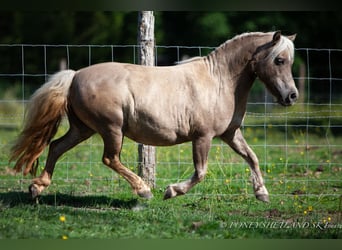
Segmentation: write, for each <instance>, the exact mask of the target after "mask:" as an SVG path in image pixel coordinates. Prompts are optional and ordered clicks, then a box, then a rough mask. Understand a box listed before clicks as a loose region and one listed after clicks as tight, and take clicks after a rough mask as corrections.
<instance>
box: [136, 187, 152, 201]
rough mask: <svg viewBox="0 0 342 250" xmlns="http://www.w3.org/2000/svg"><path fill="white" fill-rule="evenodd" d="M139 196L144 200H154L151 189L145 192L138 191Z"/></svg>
mask: <svg viewBox="0 0 342 250" xmlns="http://www.w3.org/2000/svg"><path fill="white" fill-rule="evenodd" d="M137 194H138V195H139V196H140V197H141V198H144V199H148V200H150V199H152V198H153V194H152V192H151V190H150V189H145V190H142V191H138V192H137Z"/></svg>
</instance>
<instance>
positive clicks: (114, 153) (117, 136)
mask: <svg viewBox="0 0 342 250" xmlns="http://www.w3.org/2000/svg"><path fill="white" fill-rule="evenodd" d="M102 138H103V142H104V153H103V158H102V160H103V163H104V164H105V165H107V166H108V167H110V168H111V169H113V170H115V171H116V172H117V173H118V174H120V175H121V176H122V177H124V178H125V179H126V180H127V181H128V182H129V184H130V185H131V187H132V189H133V192H134V193H135V194H137V195H139V196H140V197H143V198H147V199H150V198H152V197H153V194H152V192H151V189H150V187H149V186H148V185H147V184H146V183H145V182H144V181H143V180H142V179H141V178H140V177H139V176H138V175H136V174H135V173H133V172H132V171H131V170H129V169H128V168H126V167H125V166H124V165H123V164H122V163H121V161H120V151H121V147H122V141H123V134H122V132H121V131H118V132H114V131H110V132H108V133H103V134H102Z"/></svg>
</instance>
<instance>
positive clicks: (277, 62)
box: [274, 57, 285, 66]
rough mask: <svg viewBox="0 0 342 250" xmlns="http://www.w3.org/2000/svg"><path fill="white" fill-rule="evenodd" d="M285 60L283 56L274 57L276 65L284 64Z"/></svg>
mask: <svg viewBox="0 0 342 250" xmlns="http://www.w3.org/2000/svg"><path fill="white" fill-rule="evenodd" d="M284 62H285V60H284V59H283V58H281V57H276V58H275V59H274V63H275V64H276V65H278V66H279V65H283V64H284Z"/></svg>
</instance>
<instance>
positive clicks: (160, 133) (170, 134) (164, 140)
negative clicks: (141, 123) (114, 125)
mask: <svg viewBox="0 0 342 250" xmlns="http://www.w3.org/2000/svg"><path fill="white" fill-rule="evenodd" d="M124 136H126V137H128V138H130V139H132V140H133V141H136V142H139V143H142V144H146V145H152V146H172V145H176V144H180V143H183V142H188V141H191V138H190V137H189V136H185V135H182V134H177V133H176V132H174V131H166V130H163V129H154V130H150V129H144V130H140V129H136V130H134V131H132V130H129V131H125V133H124Z"/></svg>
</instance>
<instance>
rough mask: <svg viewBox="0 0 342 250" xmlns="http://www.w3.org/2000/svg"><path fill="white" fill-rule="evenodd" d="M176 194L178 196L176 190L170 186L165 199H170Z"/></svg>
mask: <svg viewBox="0 0 342 250" xmlns="http://www.w3.org/2000/svg"><path fill="white" fill-rule="evenodd" d="M175 196H177V194H176V192H175V191H174V190H173V189H172V188H170V186H168V187H167V188H166V191H165V194H164V200H167V199H170V198H172V197H175Z"/></svg>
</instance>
